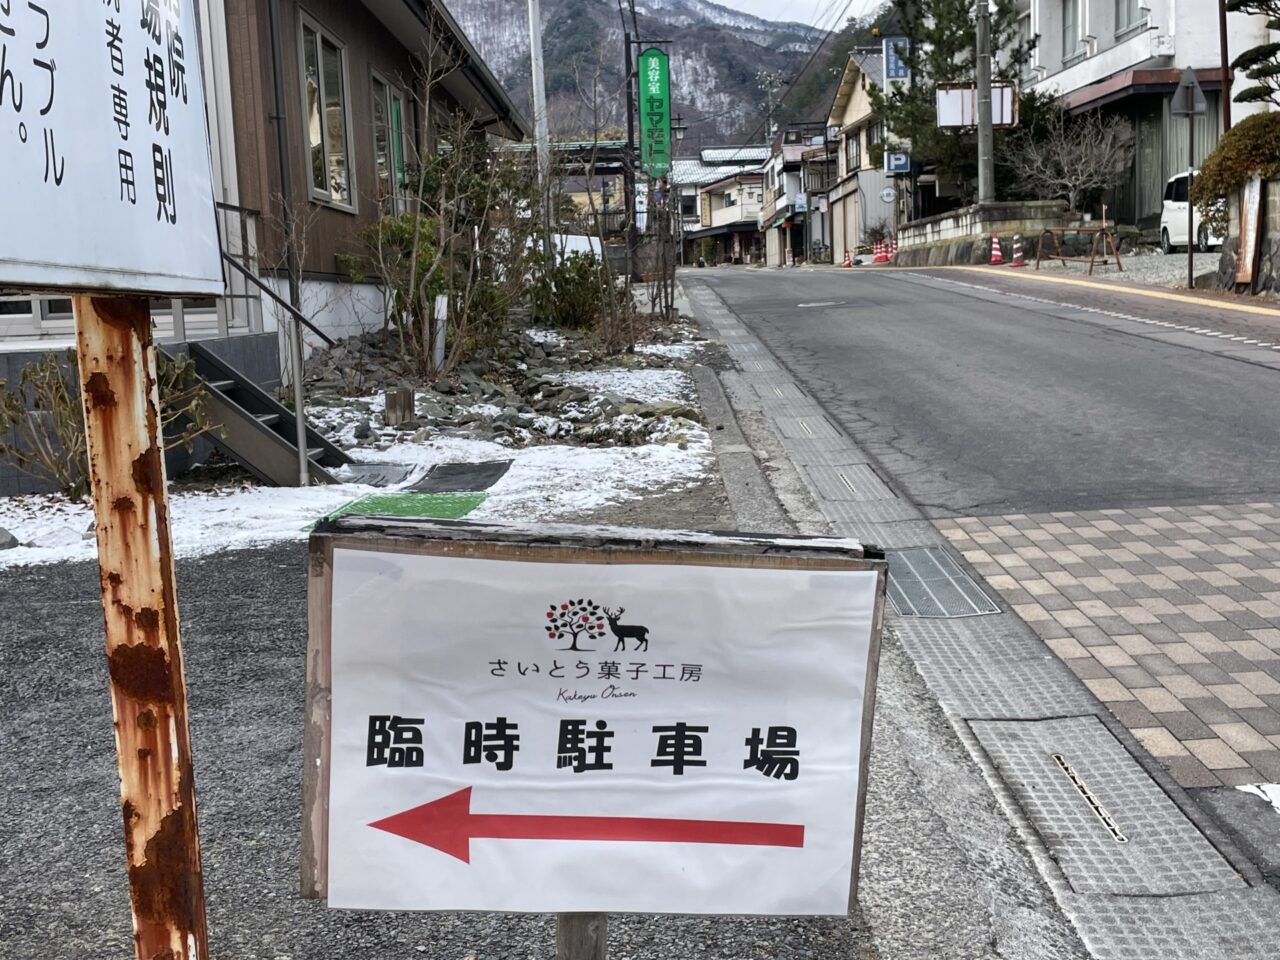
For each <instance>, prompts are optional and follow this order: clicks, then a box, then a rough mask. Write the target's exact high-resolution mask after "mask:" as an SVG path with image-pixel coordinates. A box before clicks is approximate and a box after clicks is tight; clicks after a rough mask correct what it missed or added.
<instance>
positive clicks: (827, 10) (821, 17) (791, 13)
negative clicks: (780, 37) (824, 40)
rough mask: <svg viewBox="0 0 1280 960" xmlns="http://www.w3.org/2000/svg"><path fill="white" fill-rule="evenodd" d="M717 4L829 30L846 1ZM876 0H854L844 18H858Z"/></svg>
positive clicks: (749, 0)
mask: <svg viewBox="0 0 1280 960" xmlns="http://www.w3.org/2000/svg"><path fill="white" fill-rule="evenodd" d="M716 2H717V3H719V4H721V5H722V6H726V7H733V8H734V9H735V10H745V11H746V12H747V13H754V14H755V15H756V16H757V17H764V18H765V19H766V20H793V21H796V22H798V23H812V24H816V25H817V26H820V27H823V28H825V29H830V28H831V27H832V26H833V24H834V21H835V20H837V19H840V11H841V10H842V9H843V8H844V5H845V4H846V3H847V2H848V0H792V2H791V3H786V4H782V3H778V0H716ZM876 2H877V0H853V2H852V3H851V4H850V5H849V12H848V13H846V14H845V16H846V17H856V16H861V15H862V14H864V13H866V12H867V11H868V10H870V9H871V8H872V7H873V6H875V4H876Z"/></svg>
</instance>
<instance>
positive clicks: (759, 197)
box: [684, 172, 764, 266]
mask: <svg viewBox="0 0 1280 960" xmlns="http://www.w3.org/2000/svg"><path fill="white" fill-rule="evenodd" d="M698 200H699V206H700V210H699V224H698V227H697V229H695V230H689V231H686V233H685V235H684V237H685V242H686V244H688V245H689V251H688V254H687V255H686V260H685V262H686V263H695V262H705V263H708V264H711V265H712V266H714V265H716V264H720V263H741V264H753V263H762V262H763V261H764V238H763V236H762V235H761V233H760V211H761V209H762V208H763V206H764V174H762V173H759V172H748V173H737V174H734V175H733V176H730V177H725V178H724V179H722V180H717V181H716V182H715V183H709V184H706V185H705V186H703V187H701V188H700V189H699V191H698Z"/></svg>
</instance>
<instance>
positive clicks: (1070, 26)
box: [1062, 0, 1080, 60]
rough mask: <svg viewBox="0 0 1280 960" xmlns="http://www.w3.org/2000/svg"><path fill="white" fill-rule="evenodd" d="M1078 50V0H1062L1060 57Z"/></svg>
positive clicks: (1066, 56) (1067, 56)
mask: <svg viewBox="0 0 1280 960" xmlns="http://www.w3.org/2000/svg"><path fill="white" fill-rule="evenodd" d="M1079 51H1080V0H1062V59H1063V60H1067V59H1069V58H1070V57H1074V56H1075V55H1076V54H1077V53H1078V52H1079Z"/></svg>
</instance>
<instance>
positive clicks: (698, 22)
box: [445, 0, 822, 147]
mask: <svg viewBox="0 0 1280 960" xmlns="http://www.w3.org/2000/svg"><path fill="white" fill-rule="evenodd" d="M445 3H446V5H447V6H448V8H449V11H450V12H451V13H452V14H453V16H454V18H455V19H456V20H457V21H458V23H459V25H460V26H461V27H462V29H463V31H464V32H465V33H466V34H467V36H468V38H469V39H470V40H471V42H472V43H473V44H474V45H475V46H476V48H477V49H478V50H479V51H480V54H481V56H483V57H484V58H485V60H486V61H488V63H489V66H490V67H491V68H492V69H493V72H494V74H495V75H496V76H497V77H498V78H499V79H500V80H501V81H502V83H503V84H504V86H506V88H507V90H508V92H509V93H510V94H511V95H512V99H513V100H514V101H515V103H516V105H517V106H519V107H520V108H521V109H522V110H524V111H525V112H526V114H527V115H530V116H531V115H532V112H533V111H532V109H531V107H530V106H529V104H530V95H529V88H530V84H529V32H528V31H529V28H528V20H527V17H526V14H525V10H526V6H525V4H524V3H523V2H522V0H445ZM622 5H623V7H625V6H626V3H625V2H624V3H623V4H622ZM618 7H619V4H618V0H542V26H543V34H542V46H543V60H544V63H545V66H546V82H547V105H548V113H549V115H550V123H551V129H552V132H553V134H557V135H562V136H575V135H586V136H590V135H591V133H592V131H593V130H599V131H601V132H605V131H617V130H618V129H619V128H621V127H622V126H623V125H624V124H625V119H626V100H625V96H624V95H623V89H624V87H623V74H624V60H623V20H622V18H621V17H620V16H619V14H618ZM635 9H636V21H637V25H638V27H639V36H641V37H645V38H649V37H653V38H659V39H663V40H671V41H672V44H671V47H670V51H671V86H672V90H671V98H672V112H673V113H674V114H680V115H682V116H683V117H684V119H685V122H686V123H688V124H689V128H690V129H689V134H688V136H687V138H686V145H687V146H688V147H693V146H697V145H698V144H699V143H700V142H704V141H705V142H706V143H708V144H710V143H716V142H723V141H724V139H725V138H727V137H733V136H735V135H736V136H750V135H751V134H752V133H755V134H756V138H757V139H759V138H760V136H761V133H760V130H759V128H760V126H761V125H762V123H763V120H764V111H765V94H764V90H763V89H762V87H761V85H760V80H759V79H758V77H759V75H760V74H762V73H768V74H774V75H777V76H781V77H782V78H784V79H785V78H790V77H791V76H792V75H793V74H794V73H795V72H796V71H797V70H799V69H800V67H801V66H802V65H803V64H804V63H805V61H806V60H807V59H808V58H809V54H810V53H811V52H812V51H813V49H814V47H815V46H816V45H817V44H818V43H819V42H820V41H821V39H822V34H821V33H820V32H819V31H818V30H816V29H815V28H813V27H809V26H806V25H805V24H801V23H779V22H774V21H771V20H764V19H761V18H760V17H755V16H752V15H751V14H747V13H742V12H741V11H738V10H732V9H730V8H729V7H725V6H722V5H720V4H718V3H714V2H712V0H636V4H635ZM626 28H627V30H628V31H629V32H630V31H631V18H630V14H629V13H628V15H627V17H626Z"/></svg>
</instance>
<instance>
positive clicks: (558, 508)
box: [0, 421, 714, 568]
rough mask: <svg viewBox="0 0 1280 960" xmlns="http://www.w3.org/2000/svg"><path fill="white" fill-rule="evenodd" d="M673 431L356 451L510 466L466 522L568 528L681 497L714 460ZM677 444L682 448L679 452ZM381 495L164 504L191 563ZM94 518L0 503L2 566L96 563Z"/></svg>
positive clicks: (262, 493) (689, 437)
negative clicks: (608, 510) (659, 497)
mask: <svg viewBox="0 0 1280 960" xmlns="http://www.w3.org/2000/svg"><path fill="white" fill-rule="evenodd" d="M673 422H675V421H673ZM679 423H681V424H682V425H683V428H684V429H683V430H682V431H679V432H672V433H671V435H670V436H666V435H664V437H663V439H664V440H666V441H667V442H656V443H648V444H645V445H643V446H638V447H612V448H596V449H590V448H585V447H569V446H562V445H548V446H538V447H528V448H525V449H512V448H511V447H510V446H508V445H503V444H499V443H493V442H489V441H482V440H470V439H466V438H462V437H437V438H433V439H431V440H428V441H425V442H422V443H413V442H403V443H396V444H392V445H391V446H389V447H388V448H387V449H385V450H375V449H370V448H362V449H360V450H359V456H360V459H361V460H364V461H368V462H385V463H402V464H408V465H411V466H413V467H415V469H414V470H413V471H412V472H411V474H410V476H409V477H408V479H407V480H406V481H405V483H406V484H408V483H411V482H413V481H415V480H417V479H418V478H420V477H421V476H422V475H423V474H425V473H426V472H427V470H429V469H430V468H431V467H432V466H434V465H435V464H438V463H480V462H484V461H488V460H511V461H513V462H512V465H511V469H510V470H509V471H508V472H507V474H506V476H504V477H503V478H502V479H501V480H499V481H498V483H496V484H495V485H494V486H493V487H492V488H490V490H489V491H488V499H487V500H486V501H485V502H484V504H483V505H481V506H480V508H479V509H477V510H476V511H475V512H474V513H473V514H471V516H472V517H474V518H476V519H479V520H493V521H502V522H519V521H538V520H570V521H571V520H572V519H574V518H575V517H576V516H579V515H581V514H582V513H585V512H588V511H591V510H595V509H599V508H601V507H605V506H608V505H610V504H615V503H621V502H624V501H627V500H635V499H641V498H643V497H645V496H648V495H650V494H652V492H653V491H654V490H655V489H660V488H661V489H666V490H678V489H683V488H686V487H688V486H690V485H693V484H695V483H697V482H699V481H700V480H701V479H703V478H704V477H705V476H706V475H707V474H708V472H709V471H710V470H711V469H712V464H713V461H714V455H713V453H712V448H711V438H710V436H709V435H708V434H707V433H706V431H705V430H703V429H702V428H701V427H699V426H697V425H696V424H690V423H688V422H686V421H679ZM676 440H681V441H683V442H684V445H685V449H680V445H679V443H677V442H675V441H676ZM378 492H383V493H385V492H388V491H387V490H385V489H383V490H379V489H378V488H375V487H371V486H367V485H364V484H358V483H343V484H335V485H332V486H317V487H308V488H305V489H294V488H287V487H263V486H255V485H249V484H246V485H243V486H240V487H236V488H233V489H229V490H221V491H216V492H192V493H175V494H172V495H171V496H170V498H169V505H170V515H171V518H172V531H173V543H174V552H175V553H176V554H177V555H178V556H180V557H194V556H203V555H206V554H209V553H215V552H217V551H220V550H230V549H236V548H241V547H249V546H255V545H259V544H263V543H270V542H275V541H281V540H297V539H303V538H304V537H305V536H306V535H307V528H308V527H309V526H310V525H311V524H312V523H314V522H315V521H316V520H319V519H320V518H322V517H324V516H326V515H327V514H329V513H331V512H333V511H334V510H336V509H337V508H338V507H341V506H342V505H343V504H345V503H348V502H349V501H351V500H354V499H356V498H358V497H362V496H365V495H367V494H370V493H378ZM92 519H93V515H92V512H91V510H90V509H89V507H88V506H87V505H86V504H84V503H77V502H72V501H68V500H66V499H65V498H62V497H57V496H46V495H30V496H22V497H9V498H0V527H5V528H6V529H8V530H10V531H11V532H12V533H13V535H14V536H15V537H17V538H18V541H19V542H20V543H21V544H23V546H19V547H15V548H14V549H12V550H6V551H4V552H3V553H0V568H3V567H6V566H18V565H25V564H41V563H56V562H62V561H73V560H92V559H94V557H95V556H96V551H97V545H96V541H95V540H94V539H93V538H89V539H85V536H84V534H85V531H86V530H88V528H89V524H90V522H91V521H92Z"/></svg>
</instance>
